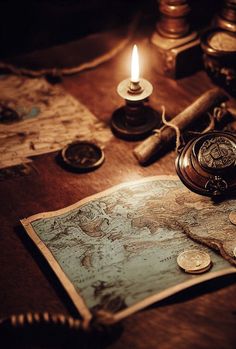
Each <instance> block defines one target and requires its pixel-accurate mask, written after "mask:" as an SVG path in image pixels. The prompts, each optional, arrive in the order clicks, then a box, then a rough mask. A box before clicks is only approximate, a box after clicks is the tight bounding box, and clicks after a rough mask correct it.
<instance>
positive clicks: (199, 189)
mask: <svg viewBox="0 0 236 349" xmlns="http://www.w3.org/2000/svg"><path fill="white" fill-rule="evenodd" d="M175 165H176V171H177V174H178V176H179V178H180V179H181V181H182V182H183V184H185V185H186V187H188V188H189V189H190V190H192V191H194V192H196V193H198V194H201V195H206V196H218V195H232V194H236V135H235V134H233V133H230V132H220V131H213V132H208V133H206V134H203V135H201V136H199V137H197V138H195V139H193V140H191V141H190V142H189V143H187V144H186V146H185V147H184V148H183V149H182V151H181V152H180V154H179V156H178V157H177V159H176V164H175Z"/></svg>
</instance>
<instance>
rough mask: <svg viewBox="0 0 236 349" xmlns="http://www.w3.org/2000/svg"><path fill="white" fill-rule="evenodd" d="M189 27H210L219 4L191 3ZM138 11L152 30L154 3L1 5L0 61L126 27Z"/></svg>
mask: <svg viewBox="0 0 236 349" xmlns="http://www.w3.org/2000/svg"><path fill="white" fill-rule="evenodd" d="M189 3H190V5H191V7H192V14H191V23H192V26H193V27H195V28H201V27H204V26H206V25H207V24H209V23H210V21H211V19H212V18H213V16H214V13H215V12H216V11H217V10H218V9H219V7H220V6H221V5H222V1H221V0H190V1H189ZM137 11H141V13H142V20H143V22H145V23H146V24H147V23H148V24H150V26H155V21H156V20H157V17H158V9H157V1H155V0H133V1H131V0H112V1H111V0H77V1H76V0H68V1H62V0H61V1H59V0H51V1H49V0H45V1H44V0H42V1H39V0H32V1H17V2H16V1H1V2H0V15H1V19H0V44H1V50H0V58H3V57H10V56H14V55H16V54H20V53H25V52H30V51H33V50H36V49H41V48H47V47H50V46H53V45H56V44H60V43H63V42H68V41H71V40H76V39H78V38H81V37H83V36H86V35H88V34H91V33H94V32H99V31H103V30H107V29H110V28H114V27H118V26H120V25H124V24H127V23H128V22H129V21H130V19H131V18H132V15H134V14H135V13H136V12H137Z"/></svg>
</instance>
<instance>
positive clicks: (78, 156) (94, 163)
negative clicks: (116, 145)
mask: <svg viewBox="0 0 236 349" xmlns="http://www.w3.org/2000/svg"><path fill="white" fill-rule="evenodd" d="M61 156H62V160H63V161H64V163H65V164H66V165H67V166H68V167H69V168H70V169H72V170H75V171H77V172H89V171H92V170H94V169H96V168H98V167H99V166H101V164H102V163H103V161H104V159H105V156H104V153H103V151H102V149H101V148H100V147H98V146H97V145H96V144H94V143H90V142H87V141H78V142H74V143H71V144H69V145H67V146H66V147H65V148H63V149H62V151H61Z"/></svg>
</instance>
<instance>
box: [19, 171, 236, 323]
mask: <svg viewBox="0 0 236 349" xmlns="http://www.w3.org/2000/svg"><path fill="white" fill-rule="evenodd" d="M232 210H236V200H226V201H223V202H221V203H214V202H212V201H211V199H209V198H205V197H201V196H199V195H197V194H194V193H191V192H190V191H189V190H188V189H186V188H185V187H184V186H183V185H182V183H181V182H180V181H179V180H178V179H173V178H168V177H166V178H164V179H163V178H159V177H152V178H146V179H143V180H141V181H137V182H133V183H130V184H126V185H121V186H119V187H114V188H112V189H110V190H108V191H105V192H102V193H100V194H98V195H95V196H92V197H90V198H87V199H85V200H82V201H81V202H79V203H77V204H75V205H73V206H71V207H68V208H65V209H62V210H60V211H56V212H50V213H44V214H39V215H35V216H32V217H30V218H29V219H25V220H23V221H22V223H23V225H24V226H25V228H26V230H27V231H28V233H29V235H30V236H31V238H33V240H34V241H35V242H36V241H38V240H40V242H42V243H43V246H44V247H46V249H47V250H48V251H49V252H50V254H52V256H53V261H51V262H50V264H51V266H52V267H53V266H54V265H53V263H56V264H58V265H59V266H60V268H61V269H62V270H63V272H64V273H65V275H66V278H67V279H68V280H69V281H70V282H71V283H72V284H73V286H74V287H75V290H76V292H77V293H78V295H79V296H80V297H82V299H83V301H84V303H85V304H86V306H87V307H88V309H89V311H90V312H91V313H92V314H93V313H95V312H97V311H99V310H100V309H103V310H106V311H109V312H111V313H113V314H117V313H118V314H121V316H120V317H123V316H125V314H126V313H127V314H128V312H129V311H130V309H131V312H132V311H135V310H136V309H139V308H141V307H143V306H144V305H142V304H143V303H142V302H143V301H144V300H148V301H147V302H146V303H145V302H144V304H145V305H147V304H150V303H152V302H154V301H156V300H158V299H160V298H163V297H164V296H167V295H169V294H172V293H174V292H176V291H178V290H180V289H182V288H185V287H187V286H190V285H192V284H195V283H198V282H201V281H204V280H206V279H210V278H213V277H215V276H218V275H221V274H222V275H223V274H226V273H228V272H234V271H236V269H235V268H233V267H232V266H230V264H229V262H228V261H226V260H225V259H224V258H222V257H221V256H220V255H219V254H217V253H216V252H214V251H213V250H211V249H209V248H208V247H206V246H203V245H201V244H199V243H197V242H195V241H193V240H192V239H190V238H189V233H190V232H191V233H192V234H193V235H194V234H196V236H198V233H199V232H200V236H201V234H202V238H203V239H204V237H206V236H210V237H211V238H213V239H215V240H216V241H217V239H218V238H220V237H222V234H223V235H224V236H227V237H228V242H227V243H228V244H229V241H230V242H232V241H233V240H234V239H236V230H235V228H236V227H235V226H233V225H232V223H231V222H230V221H229V219H228V215H229V213H230V212H231V211H232ZM35 237H37V239H38V240H37V239H36V238H35ZM226 240H227V239H226ZM37 244H38V245H39V243H38V242H37ZM235 245H236V244H235ZM230 246H231V248H232V246H233V245H232V244H231V245H230ZM39 248H40V246H39ZM191 248H198V249H201V250H206V251H207V252H208V253H210V255H211V258H212V261H213V266H212V268H211V270H210V271H209V272H207V273H205V274H203V275H190V274H187V273H185V272H184V271H182V270H181V269H180V268H179V267H178V265H177V263H176V258H177V256H178V254H179V253H180V252H182V251H184V250H186V249H191ZM230 253H231V254H232V256H231V257H232V260H233V252H232V251H229V255H230ZM61 281H62V283H63V284H65V282H66V281H65V280H64V279H63V280H61ZM158 295H159V296H158ZM122 314H123V315H122Z"/></svg>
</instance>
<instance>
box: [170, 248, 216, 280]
mask: <svg viewBox="0 0 236 349" xmlns="http://www.w3.org/2000/svg"><path fill="white" fill-rule="evenodd" d="M177 263H178V265H179V267H180V268H181V269H183V270H184V271H185V272H186V273H189V274H201V273H204V272H206V271H208V270H209V269H210V268H211V266H212V263H211V257H210V255H209V254H208V253H207V252H205V251H202V250H198V249H194V250H186V251H183V252H181V253H180V254H179V255H178V257H177Z"/></svg>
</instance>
